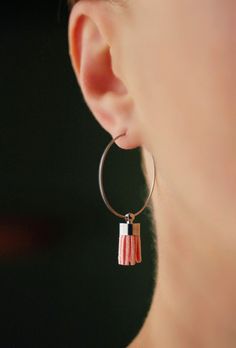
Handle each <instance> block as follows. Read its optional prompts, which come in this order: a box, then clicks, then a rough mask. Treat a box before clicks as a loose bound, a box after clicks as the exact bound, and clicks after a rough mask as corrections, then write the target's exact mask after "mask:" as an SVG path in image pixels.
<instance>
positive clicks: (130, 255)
mask: <svg viewBox="0 0 236 348" xmlns="http://www.w3.org/2000/svg"><path fill="white" fill-rule="evenodd" d="M141 261H142V256H141V239H140V235H139V236H124V235H121V236H120V237H119V255H118V263H119V265H123V266H129V265H131V266H134V265H135V264H136V263H140V262H141Z"/></svg>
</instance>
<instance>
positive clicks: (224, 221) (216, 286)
mask: <svg viewBox="0 0 236 348" xmlns="http://www.w3.org/2000/svg"><path fill="white" fill-rule="evenodd" d="M235 23H236V2H235V1H233V0H199V1H189V0H188V1H187V0H179V1H176V0H147V1H143V0H128V1H125V2H124V4H123V5H118V4H112V3H110V2H106V1H99V0H98V1H94V0H91V1H90V0H82V1H80V2H79V3H77V4H76V5H74V7H73V8H72V11H71V14H70V19H69V28H68V39H69V50H70V56H71V61H72V65H73V68H74V71H75V74H76V77H77V80H78V83H79V85H80V87H81V90H82V93H83V96H84V99H85V101H86V102H87V104H88V107H89V108H90V110H91V111H92V113H93V115H94V116H95V117H96V119H97V120H98V122H99V123H100V124H101V126H102V127H103V128H104V129H105V130H106V131H107V132H109V133H110V134H111V136H112V137H113V138H114V137H115V136H117V135H119V134H121V133H123V132H124V131H125V132H126V136H125V137H122V138H120V139H119V140H117V142H116V143H117V145H118V146H120V147H121V148H123V149H132V148H136V147H138V146H140V147H141V148H142V149H143V152H144V159H145V160H146V164H147V169H148V171H147V172H148V173H149V171H150V168H151V163H150V157H149V159H148V156H147V150H148V151H150V152H151V153H152V154H153V155H154V157H155V161H156V166H157V185H156V187H155V191H154V194H153V198H152V200H153V207H154V210H153V218H154V220H155V223H156V231H157V235H158V246H157V252H158V281H157V284H156V287H155V292H154V297H153V302H152V305H151V308H150V311H149V313H148V315H147V318H146V321H145V323H144V325H143V328H142V329H141V331H140V332H139V334H138V336H137V337H136V339H135V340H134V341H133V342H132V343H131V344H130V345H129V348H138V347H141V348H143V347H144V348H146V347H147V348H156V347H164V348H169V347H174V348H177V347H180V348H185V347H188V348H189V347H196V348H199V347H214V348H218V347H220V348H222V347H224V348H225V347H226V348H231V347H235V346H236V230H235V228H236V213H235V212H236V24H235ZM149 174H150V173H149ZM149 174H148V175H147V176H148V178H147V179H148V180H149V177H150V176H151V174H150V175H149Z"/></svg>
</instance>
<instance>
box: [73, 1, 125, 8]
mask: <svg viewBox="0 0 236 348" xmlns="http://www.w3.org/2000/svg"><path fill="white" fill-rule="evenodd" d="M97 1H99V0H97ZM102 1H108V2H111V3H114V4H117V5H121V6H122V5H123V6H125V2H126V1H127V0H102ZM67 2H68V6H69V8H70V9H71V8H72V7H73V6H74V5H75V4H76V3H77V2H79V0H67Z"/></svg>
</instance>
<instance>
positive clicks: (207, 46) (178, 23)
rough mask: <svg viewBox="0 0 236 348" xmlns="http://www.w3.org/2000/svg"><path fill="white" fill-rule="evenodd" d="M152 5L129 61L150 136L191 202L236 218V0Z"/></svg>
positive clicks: (170, 177)
mask: <svg viewBox="0 0 236 348" xmlns="http://www.w3.org/2000/svg"><path fill="white" fill-rule="evenodd" d="M163 3H164V2H163ZM170 5H171V6H170ZM145 11H146V13H145ZM155 11H156V12H155V13H154V12H153V13H151V12H149V10H148V9H145V8H143V14H142V19H141V15H140V17H139V16H138V15H137V17H136V18H135V21H134V24H135V25H136V27H135V30H137V31H139V30H140V29H141V30H140V31H139V34H138V35H137V36H136V37H137V38H138V39H137V40H135V39H134V40H133V42H132V44H133V50H132V52H133V53H131V55H132V54H133V55H134V56H133V62H134V63H133V64H132V67H130V71H132V76H133V80H132V83H133V93H134V95H135V96H136V100H137V101H138V105H139V116H140V120H141V122H142V123H143V130H144V133H145V136H146V139H147V141H149V142H150V141H151V142H152V144H151V146H152V148H153V149H154V151H155V152H156V158H157V166H158V168H159V171H160V173H161V175H162V177H164V178H165V179H166V180H167V181H168V185H169V186H170V187H171V188H172V189H173V191H174V192H175V193H176V195H177V196H178V199H180V200H182V202H183V204H185V205H186V207H188V208H189V209H192V210H193V211H195V212H196V211H199V214H202V213H203V211H204V214H205V215H206V216H207V218H208V219H211V221H213V219H214V221H216V220H217V223H218V220H220V219H221V215H222V219H223V217H224V216H226V215H227V214H226V211H227V213H228V215H227V219H235V210H236V24H235V23H236V3H234V2H233V1H226V0H222V1H216V0H215V1H213V0H211V1H210V0H204V1H203V0H201V1H198V2H194V4H193V3H192V2H188V1H184V0H182V1H178V2H174V0H173V1H168V0H167V1H165V5H163V4H161V5H160V4H158V5H156V10H155ZM143 18H148V20H146V22H145V25H144V22H143ZM140 23H143V26H141V25H140ZM144 28H145V29H144ZM135 56H136V57H139V59H137V58H136V59H135ZM150 139H151V140H150ZM232 221H233V220H232ZM234 223H236V221H235V220H234Z"/></svg>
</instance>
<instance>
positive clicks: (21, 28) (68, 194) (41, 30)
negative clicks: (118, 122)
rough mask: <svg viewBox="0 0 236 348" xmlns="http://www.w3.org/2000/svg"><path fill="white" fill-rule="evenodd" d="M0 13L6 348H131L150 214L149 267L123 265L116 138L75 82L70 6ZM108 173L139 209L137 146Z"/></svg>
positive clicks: (1, 339)
mask: <svg viewBox="0 0 236 348" xmlns="http://www.w3.org/2000/svg"><path fill="white" fill-rule="evenodd" d="M0 13H1V20H0V25H1V31H0V53H1V56H0V76H1V79H0V88H1V91H0V92H1V94H0V96H1V104H0V105H1V117H0V149H1V152H0V156H1V157H0V197H1V199H0V275H1V288H0V318H1V319H0V348H18V347H20V348H21V347H24V348H28V347H31V348H37V347H43V348H46V347H51V348H53V347H57V348H60V347H63V348H70V347H73V348H74V347H84V348H87V347H88V348H89V347H98V348H106V347H109V348H123V347H126V345H127V344H128V343H129V342H130V341H131V340H132V338H133V337H134V336H135V335H136V334H137V332H138V331H139V329H140V327H141V326H142V323H143V320H144V318H145V315H146V313H147V311H148V309H149V306H150V301H151V296H152V291H153V286H154V264H155V258H154V256H155V250H154V246H153V245H154V244H153V240H152V239H153V236H152V232H151V226H150V218H149V214H150V212H149V211H148V210H147V209H146V210H145V211H144V213H143V214H142V215H141V216H140V218H139V219H137V220H139V221H140V222H141V231H142V256H143V262H142V263H141V264H139V265H136V266H135V267H122V266H118V264H117V248H118V228H119V222H121V221H120V220H119V219H117V218H116V217H115V216H113V215H112V214H111V213H110V212H109V211H108V210H107V208H106V207H105V205H104V203H103V201H102V199H101V196H100V193H99V188H98V182H97V172H98V165H99V160H100V157H101V154H102V152H103V150H104V148H105V146H106V145H107V143H108V142H109V141H110V139H111V137H110V136H109V134H107V133H106V132H105V131H104V130H103V129H101V127H100V126H99V125H98V124H97V123H96V121H95V119H94V118H93V116H92V115H91V113H90V112H89V110H88V108H87V106H86V105H85V102H84V100H83V97H82V95H81V92H80V89H79V87H78V85H77V82H76V79H75V77H74V75H73V72H72V68H71V64H70V61H69V55H68V46H67V21H68V10H67V7H66V2H63V1H61V2H59V1H52V0H51V1H50V2H49V1H48V2H34V1H33V2H25V1H9V2H3V3H2V4H1V12H0ZM105 169H106V171H105V179H106V181H105V182H106V189H107V193H108V196H109V198H110V199H111V200H112V203H113V205H114V206H115V208H117V209H118V210H121V211H122V212H124V213H125V212H128V211H130V210H131V211H132V210H136V209H138V208H140V206H141V205H142V202H143V199H144V195H145V182H144V178H143V176H142V173H141V169H140V154H139V150H138V149H137V150H132V151H122V150H119V149H118V148H117V147H116V146H114V148H113V149H112V151H111V152H110V154H109V157H108V159H107V162H106V166H105ZM124 169H125V170H124ZM144 348H146V347H144Z"/></svg>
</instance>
